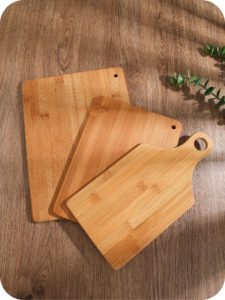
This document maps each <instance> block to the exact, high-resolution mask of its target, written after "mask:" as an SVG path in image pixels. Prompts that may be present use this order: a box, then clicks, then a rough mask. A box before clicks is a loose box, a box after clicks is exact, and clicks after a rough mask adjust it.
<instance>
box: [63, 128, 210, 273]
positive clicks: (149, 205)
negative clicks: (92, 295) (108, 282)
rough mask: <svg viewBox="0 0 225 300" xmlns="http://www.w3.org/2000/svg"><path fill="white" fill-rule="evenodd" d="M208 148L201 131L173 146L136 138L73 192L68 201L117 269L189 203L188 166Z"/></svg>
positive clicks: (79, 220) (182, 211) (203, 155)
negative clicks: (135, 143) (129, 147)
mask: <svg viewBox="0 0 225 300" xmlns="http://www.w3.org/2000/svg"><path fill="white" fill-rule="evenodd" d="M199 138H201V139H203V140H204V141H205V143H206V149H205V150H204V151H199V150H197V149H196V148H195V146H194V142H195V140H196V139H199ZM212 148H213V143H212V141H211V139H210V138H209V137H208V136H207V135H206V134H204V133H196V134H194V135H192V136H191V137H190V138H189V139H188V141H187V142H186V143H185V144H183V145H182V146H180V147H178V148H175V149H162V148H158V147H153V146H150V145H148V144H141V145H139V146H137V147H136V148H135V149H133V150H132V151H130V152H129V153H128V154H127V155H125V156H124V157H123V158H121V159H120V160H119V161H118V162H116V163H115V164H114V165H112V166H111V167H110V168H109V169H107V170H106V171H104V172H103V173H102V174H101V175H100V176H98V177H97V178H96V179H94V180H93V181H92V182H91V183H89V184H88V185H87V186H86V187H84V188H83V189H81V190H80V191H79V192H78V193H76V194H75V195H74V196H72V197H71V198H70V200H68V202H67V206H68V208H69V209H70V211H71V212H72V213H73V214H74V216H75V217H76V218H77V220H78V222H79V223H80V224H81V226H82V227H83V228H84V230H85V231H86V232H87V234H88V235H89V237H90V238H91V239H92V241H93V242H94V243H95V245H96V246H97V247H98V249H99V250H100V251H101V253H102V254H103V255H104V257H105V258H106V259H107V260H108V262H109V263H110V264H111V266H112V267H113V268H114V269H119V268H121V267H122V266H123V265H124V264H126V263H127V262H128V261H129V260H130V259H131V258H132V257H134V256H135V255H136V254H137V253H138V252H140V251H141V250H142V249H143V248H144V247H145V246H147V245H148V244H149V243H150V242H151V241H152V240H154V239H155V238H156V237H157V236H158V235H159V234H160V233H161V232H163V231H164V230H165V229H166V228H167V227H168V226H169V225H170V224H171V223H173V222H174V221H175V220H176V219H177V218H179V217H180V216H181V215H182V214H183V213H184V212H185V211H186V210H187V209H188V208H190V207H191V206H192V205H193V203H194V198H193V194H192V186H191V179H192V172H193V170H194V167H195V165H196V164H197V162H198V161H199V160H201V159H202V158H203V157H205V156H206V155H207V154H209V153H210V152H211V151H212Z"/></svg>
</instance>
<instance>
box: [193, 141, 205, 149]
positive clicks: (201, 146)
mask: <svg viewBox="0 0 225 300" xmlns="http://www.w3.org/2000/svg"><path fill="white" fill-rule="evenodd" d="M194 145H195V148H196V149H197V150H199V151H203V150H205V149H206V146H207V145H206V142H205V141H204V140H202V139H197V140H195V142H194Z"/></svg>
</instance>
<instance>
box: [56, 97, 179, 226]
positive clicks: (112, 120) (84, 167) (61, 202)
mask: <svg viewBox="0 0 225 300" xmlns="http://www.w3.org/2000/svg"><path fill="white" fill-rule="evenodd" d="M181 128H182V125H181V123H180V122H179V121H177V120H174V119H171V118H168V117H164V116H162V115H159V114H156V113H153V112H151V111H147V110H144V109H141V108H138V107H135V106H132V105H129V104H126V103H122V102H119V101H116V100H112V99H109V98H104V97H99V98H98V99H96V100H95V103H94V105H93V108H92V111H91V113H90V116H89V118H88V121H87V124H86V126H85V129H84V132H83V134H82V137H81V139H80V142H79V145H78V147H77V149H76V151H75V154H74V156H73V159H72V161H71V164H70V166H69V168H68V171H67V174H66V176H65V179H64V181H63V184H62V186H61V189H60V191H59V194H58V197H57V199H56V202H55V205H54V208H53V210H54V212H55V213H56V214H57V215H59V216H60V217H63V218H67V219H69V220H72V221H76V219H75V218H74V216H73V215H72V214H71V212H70V211H69V209H68V208H67V206H66V200H67V198H68V197H70V196H71V195H72V194H74V193H75V192H77V191H78V190H79V189H80V188H82V187H83V186H84V185H85V184H87V183H88V182H89V181H91V180H92V179H93V178H94V177H95V176H97V175H98V174H100V173H101V172H102V171H103V170H104V169H105V168H107V167H109V166H110V165H111V164H112V163H114V162H115V161H116V160H118V159H119V158H120V157H121V156H123V155H124V154H125V153H126V152H128V151H130V150H131V149H132V148H133V147H135V146H136V145H137V144H139V143H144V142H145V143H149V144H151V145H154V146H157V147H163V148H173V147H175V146H177V143H178V140H179V137H180V132H181ZM109 176H110V174H109Z"/></svg>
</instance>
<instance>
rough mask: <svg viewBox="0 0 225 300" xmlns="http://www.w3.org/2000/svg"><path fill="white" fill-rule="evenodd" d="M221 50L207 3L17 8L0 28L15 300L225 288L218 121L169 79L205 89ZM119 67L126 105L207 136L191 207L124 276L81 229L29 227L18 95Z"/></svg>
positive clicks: (187, 294)
mask: <svg viewBox="0 0 225 300" xmlns="http://www.w3.org/2000/svg"><path fill="white" fill-rule="evenodd" d="M211 42H212V43H214V44H218V45H219V46H220V47H221V46H223V45H224V44H225V41H224V17H223V15H222V13H221V12H220V10H219V9H218V8H217V7H216V6H215V5H213V4H211V3H210V2H208V1H202V0H191V1H190V0H166V1H161V0H151V1H150V0H149V1H147V0H142V1H139V0H131V1H127V0H120V1H117V0H98V1H95V0H76V1H74V0H64V1H61V0H44V1H43V0H29V1H28V0H22V1H18V2H15V3H14V4H12V5H11V6H10V7H9V8H8V9H7V10H6V11H5V12H4V14H3V16H2V19H1V21H0V53H1V56H0V65H1V68H0V83H1V85H0V103H1V105H0V128H1V130H0V142H1V147H0V163H1V168H0V190H1V197H0V199H1V205H0V219H1V222H0V241H1V243H0V277H1V282H2V285H3V286H4V288H5V289H6V291H7V292H8V293H10V294H11V295H13V296H14V297H17V298H20V299H32V298H33V299H38V298H39V299H198V300H200V299H207V298H210V297H212V296H214V295H215V294H216V293H218V291H219V290H220V289H221V287H222V285H223V282H224V277H225V254H224V248H225V236H224V235H225V218H224V215H225V202H224V198H225V185H224V170H225V158H224V149H225V132H224V129H225V127H224V125H225V120H224V116H223V115H222V114H220V113H218V112H217V110H216V109H215V108H214V104H213V102H212V101H211V102H207V101H205V100H204V98H203V97H202V96H200V95H199V94H197V93H196V91H197V89H196V88H194V87H193V85H190V86H189V87H188V88H181V89H177V88H176V87H174V86H172V85H171V84H170V83H169V80H168V76H171V75H172V74H173V72H174V71H176V72H180V73H181V72H183V73H185V72H186V71H187V70H188V69H190V71H191V74H195V73H196V74H197V75H199V76H202V77H204V78H205V79H208V78H210V81H211V83H212V85H213V86H216V87H218V88H219V87H221V88H222V91H221V95H222V94H225V87H224V84H225V81H224V80H225V77H224V71H225V70H224V66H222V65H221V63H220V60H217V59H213V58H211V57H204V56H202V55H201V51H200V50H201V48H203V47H204V46H205V45H207V44H209V43H211ZM115 66H120V67H122V68H123V70H124V73H125V77H126V81H127V86H128V90H129V96H130V100H131V103H132V105H135V106H138V107H141V108H144V109H148V110H150V111H153V112H156V113H159V114H163V115H165V116H168V117H171V118H174V119H177V120H179V121H180V122H181V123H182V125H183V127H182V128H183V129H182V133H181V135H182V136H183V138H182V139H181V141H180V142H181V143H182V142H184V140H185V137H186V136H189V135H191V134H192V133H193V132H197V131H204V132H206V133H207V134H208V135H209V136H211V137H212V139H213V143H214V148H213V152H212V153H211V154H210V155H209V156H207V157H206V158H204V159H203V160H202V161H200V162H199V163H198V164H197V166H196V168H195V170H194V173H193V180H192V186H193V193H194V198H195V205H193V206H192V208H190V209H189V210H188V211H187V212H186V213H185V214H184V215H183V216H182V218H179V219H178V220H177V221H176V222H175V223H173V224H172V225H171V226H170V227H169V228H168V229H167V230H165V231H164V232H163V233H162V234H161V235H160V236H159V237H158V238H156V239H155V240H154V241H153V242H152V243H151V244H150V245H149V246H147V247H146V248H145V249H144V250H143V251H142V252H141V253H140V254H139V255H137V256H136V257H135V258H133V259H132V260H131V261H130V262H129V263H127V264H126V266H124V267H123V268H122V269H121V270H119V271H114V270H113V269H112V268H111V267H110V265H109V264H108V263H107V261H106V260H105V259H104V257H102V255H101V254H100V253H99V251H98V250H97V249H96V247H95V246H94V245H93V243H92V242H91V241H90V239H89V238H88V237H87V235H86V234H85V232H83V230H82V228H81V227H80V226H79V225H77V224H75V223H73V222H70V221H67V220H62V221H57V222H47V223H39V224H35V223H34V222H32V217H31V205H30V193H29V181H28V171H27V170H28V167H27V160H26V145H25V133H24V119H23V105H22V89H21V84H22V82H24V81H25V80H30V79H36V78H43V77H50V76H56V75H61V74H71V73H77V72H82V71H89V70H98V69H104V68H109V67H115Z"/></svg>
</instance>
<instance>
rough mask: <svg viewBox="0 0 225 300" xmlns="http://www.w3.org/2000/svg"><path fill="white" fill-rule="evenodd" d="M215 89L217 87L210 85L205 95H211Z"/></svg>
mask: <svg viewBox="0 0 225 300" xmlns="http://www.w3.org/2000/svg"><path fill="white" fill-rule="evenodd" d="M214 90H215V87H213V86H212V87H210V88H209V89H207V91H206V92H205V94H204V95H205V96H208V95H210V94H212V92H213V91H214Z"/></svg>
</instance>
